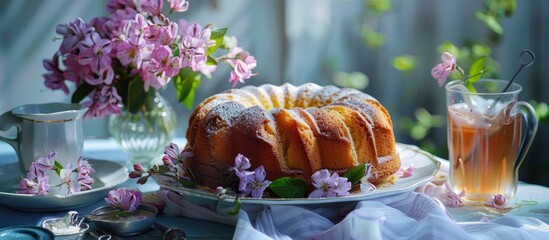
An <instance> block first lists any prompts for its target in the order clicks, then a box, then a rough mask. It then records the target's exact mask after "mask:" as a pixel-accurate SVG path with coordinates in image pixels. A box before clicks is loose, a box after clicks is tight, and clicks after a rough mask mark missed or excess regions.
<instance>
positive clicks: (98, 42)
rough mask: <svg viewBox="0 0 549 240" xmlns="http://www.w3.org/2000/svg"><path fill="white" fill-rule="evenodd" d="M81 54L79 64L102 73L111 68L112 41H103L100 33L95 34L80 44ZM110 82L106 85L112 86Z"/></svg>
mask: <svg viewBox="0 0 549 240" xmlns="http://www.w3.org/2000/svg"><path fill="white" fill-rule="evenodd" d="M79 49H80V54H78V58H79V60H78V62H79V63H80V64H82V65H89V66H90V67H91V70H92V71H93V72H94V73H100V72H101V71H102V69H105V68H107V67H111V58H110V56H109V53H110V52H111V49H112V48H111V41H109V40H108V39H103V38H101V36H99V34H98V33H96V32H94V33H92V34H90V35H89V36H87V37H86V38H85V39H84V41H82V42H81V43H80V47H79ZM110 80H111V81H110V82H106V84H111V82H112V78H111V79H110Z"/></svg>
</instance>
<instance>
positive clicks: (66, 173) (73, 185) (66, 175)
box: [59, 163, 80, 196]
mask: <svg viewBox="0 0 549 240" xmlns="http://www.w3.org/2000/svg"><path fill="white" fill-rule="evenodd" d="M75 169H76V167H74V166H73V165H72V163H69V164H67V166H66V167H65V168H63V169H61V171H60V172H59V177H60V178H61V183H62V185H61V186H66V187H67V192H66V193H65V195H66V196H68V195H71V194H73V193H77V192H80V183H79V182H78V180H77V179H74V178H73V177H71V175H72V173H73V172H74V171H75Z"/></svg>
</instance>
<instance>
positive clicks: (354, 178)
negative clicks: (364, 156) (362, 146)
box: [343, 163, 366, 184]
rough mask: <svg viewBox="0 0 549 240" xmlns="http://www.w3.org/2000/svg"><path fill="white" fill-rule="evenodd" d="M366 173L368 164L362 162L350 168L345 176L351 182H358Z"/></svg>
mask: <svg viewBox="0 0 549 240" xmlns="http://www.w3.org/2000/svg"><path fill="white" fill-rule="evenodd" d="M364 175H366V164H364V163H363V164H360V165H358V166H356V167H354V168H351V169H349V171H347V172H346V173H345V174H344V175H343V177H346V178H347V180H349V182H351V184H356V183H359V182H360V179H362V178H363V177H364Z"/></svg>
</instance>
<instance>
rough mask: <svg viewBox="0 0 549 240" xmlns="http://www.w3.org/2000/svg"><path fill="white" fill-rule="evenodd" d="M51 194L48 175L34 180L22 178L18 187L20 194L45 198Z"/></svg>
mask: <svg viewBox="0 0 549 240" xmlns="http://www.w3.org/2000/svg"><path fill="white" fill-rule="evenodd" d="M49 192H50V186H49V178H48V176H47V175H44V176H41V177H37V178H34V179H28V178H21V179H20V180H19V185H18V187H17V191H16V193H18V194H31V195H38V196H44V195H48V193H49Z"/></svg>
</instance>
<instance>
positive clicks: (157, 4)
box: [141, 0, 164, 15]
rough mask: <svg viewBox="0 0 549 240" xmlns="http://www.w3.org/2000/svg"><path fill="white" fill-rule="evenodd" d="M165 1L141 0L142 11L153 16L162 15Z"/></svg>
mask: <svg viewBox="0 0 549 240" xmlns="http://www.w3.org/2000/svg"><path fill="white" fill-rule="evenodd" d="M163 4H164V0H141V9H143V11H145V12H147V13H150V14H152V15H160V13H161V12H162V6H163Z"/></svg>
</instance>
